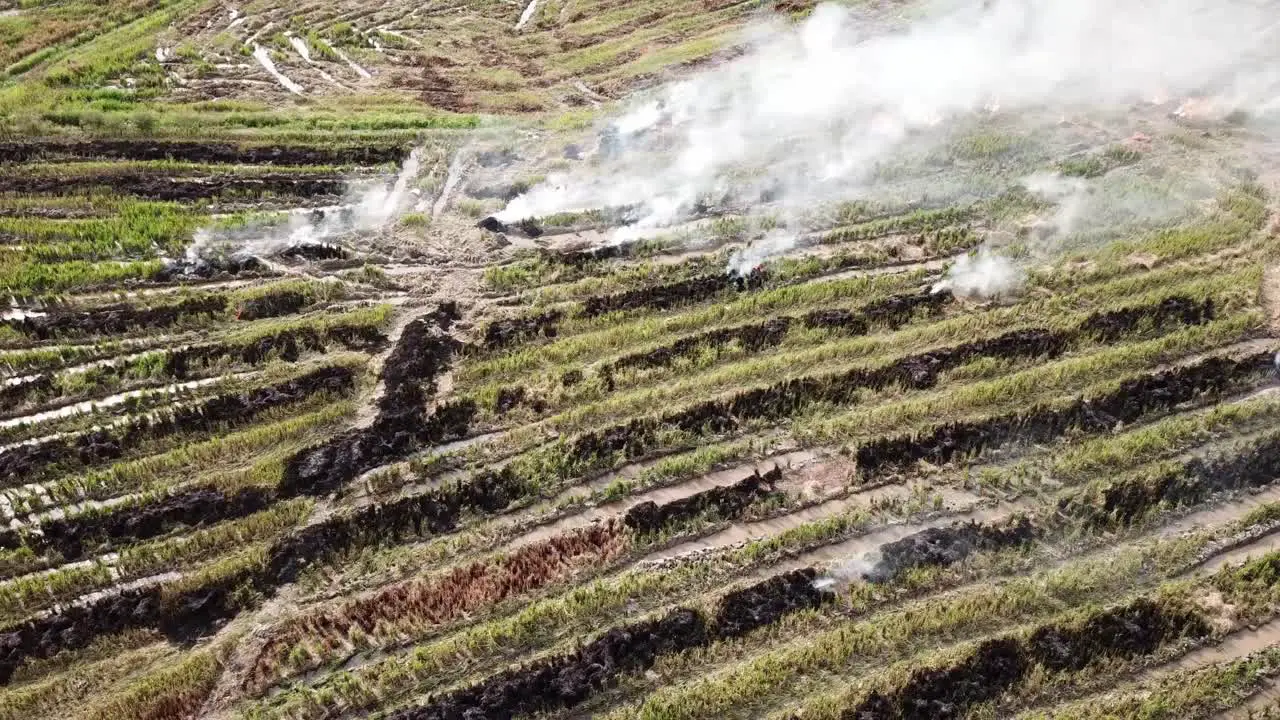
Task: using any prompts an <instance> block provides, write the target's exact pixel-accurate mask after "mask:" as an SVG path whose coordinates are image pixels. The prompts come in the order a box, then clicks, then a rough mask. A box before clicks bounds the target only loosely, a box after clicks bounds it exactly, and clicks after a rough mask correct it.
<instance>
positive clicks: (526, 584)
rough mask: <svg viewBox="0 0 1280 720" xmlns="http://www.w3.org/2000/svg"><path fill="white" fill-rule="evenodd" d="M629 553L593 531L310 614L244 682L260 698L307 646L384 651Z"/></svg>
mask: <svg viewBox="0 0 1280 720" xmlns="http://www.w3.org/2000/svg"><path fill="white" fill-rule="evenodd" d="M626 548H627V540H626V536H625V534H624V533H622V532H621V528H620V527H619V526H618V525H616V524H613V523H607V524H601V525H593V526H591V527H588V528H584V529H581V530H578V531H575V532H572V533H569V534H565V535H558V536H556V537H553V538H551V539H549V540H546V541H544V542H540V543H537V544H533V545H528V546H525V547H523V548H521V549H519V550H517V551H515V552H514V553H512V554H511V555H510V556H507V557H501V558H496V559H492V560H483V561H478V562H474V563H471V564H469V565H465V566H462V567H459V568H455V569H453V570H452V571H450V572H447V573H445V574H443V575H441V576H436V577H430V578H422V579H416V580H411V581H408V582H404V583H400V584H398V585H393V586H391V587H388V588H384V589H382V590H379V591H378V592H376V593H374V594H372V595H369V596H366V597H364V598H361V599H359V600H355V601H352V602H346V603H343V604H342V605H340V606H338V607H322V608H318V609H314V610H309V611H306V612H304V613H303V614H301V615H299V616H297V617H293V618H290V619H288V620H287V621H285V622H284V623H282V624H280V625H278V626H276V627H275V628H273V629H272V631H271V636H270V640H268V642H267V644H266V645H265V646H264V647H263V649H262V651H261V652H260V654H259V655H258V657H257V660H256V662H255V663H254V666H253V669H252V670H251V671H250V674H249V677H248V678H247V679H246V681H245V686H246V689H248V690H249V691H251V692H261V691H262V690H265V689H266V688H267V687H269V686H270V685H271V683H273V682H274V681H275V680H276V679H277V675H278V666H279V663H280V662H281V661H282V660H283V659H284V658H285V657H286V656H287V655H288V654H289V652H290V651H291V650H292V649H293V648H294V646H296V645H297V644H298V643H299V642H301V641H304V640H305V641H306V643H307V645H308V646H309V647H313V648H314V647H316V646H320V647H321V648H322V650H321V652H320V654H321V656H322V658H321V660H325V659H328V660H331V659H332V658H325V657H323V656H325V655H327V654H328V653H329V652H332V651H333V649H335V648H338V647H341V646H342V645H344V644H349V645H350V646H351V647H352V648H353V650H359V649H361V646H362V645H364V646H377V645H381V644H383V643H384V642H386V640H385V636H386V634H387V632H389V631H390V632H394V633H395V634H396V636H397V637H399V636H404V635H416V636H420V635H422V634H423V633H424V632H426V631H427V630H428V629H430V628H431V627H432V626H439V625H443V624H446V623H449V622H451V621H453V620H457V619H459V618H462V617H467V616H470V615H472V614H473V613H475V612H477V611H480V610H483V609H484V608H486V607H490V606H493V605H495V604H497V603H500V602H502V601H504V600H507V599H510V598H514V597H518V596H520V595H523V594H525V593H528V592H530V591H533V590H536V589H538V588H542V587H546V586H548V585H553V584H557V583H561V582H563V581H565V580H567V579H569V578H571V577H573V576H574V575H575V574H577V573H579V572H581V571H582V570H584V569H589V568H592V567H600V566H603V565H607V564H608V563H609V561H611V560H612V559H614V558H616V557H617V556H618V555H620V554H621V553H622V552H624V551H625V550H626ZM406 628H411V629H410V630H406ZM357 630H358V631H359V636H360V637H361V638H369V637H370V636H374V635H381V636H383V637H382V638H381V639H374V640H363V641H362V640H359V639H357V638H356V631H357ZM295 669H296V668H295Z"/></svg>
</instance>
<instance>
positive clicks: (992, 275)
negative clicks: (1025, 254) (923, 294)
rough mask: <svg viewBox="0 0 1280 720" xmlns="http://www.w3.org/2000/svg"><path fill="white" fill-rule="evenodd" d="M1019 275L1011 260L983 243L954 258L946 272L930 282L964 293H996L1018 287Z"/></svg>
mask: <svg viewBox="0 0 1280 720" xmlns="http://www.w3.org/2000/svg"><path fill="white" fill-rule="evenodd" d="M1022 279H1023V273H1022V270H1021V269H1020V268H1019V267H1018V266H1017V265H1015V264H1014V263H1013V261H1012V260H1010V259H1009V258H1007V257H1004V256H1002V255H996V254H995V253H993V252H991V251H990V250H988V249H986V248H985V247H984V248H982V249H981V250H979V251H978V252H977V253H976V254H973V255H961V256H960V257H959V258H956V261H955V263H954V264H952V266H951V267H950V269H948V270H947V276H946V277H945V278H943V279H942V280H941V281H939V282H938V283H936V284H935V285H934V286H933V291H934V292H941V291H943V290H950V291H951V292H953V293H955V294H956V295H961V296H966V297H996V296H1000V295H1007V294H1009V293H1011V292H1013V291H1015V290H1017V288H1018V286H1019V285H1020V284H1021V283H1022Z"/></svg>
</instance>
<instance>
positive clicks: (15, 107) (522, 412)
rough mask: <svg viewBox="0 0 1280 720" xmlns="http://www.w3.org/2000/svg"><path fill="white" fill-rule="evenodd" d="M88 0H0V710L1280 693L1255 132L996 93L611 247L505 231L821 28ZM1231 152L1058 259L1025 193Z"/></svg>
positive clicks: (951, 701) (671, 713)
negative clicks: (637, 117) (1044, 127)
mask: <svg viewBox="0 0 1280 720" xmlns="http://www.w3.org/2000/svg"><path fill="white" fill-rule="evenodd" d="M107 5H108V7H109V12H104V11H103V9H102V7H101V5H97V4H78V3H70V4H50V3H23V4H20V5H18V6H16V7H14V8H12V9H10V10H3V11H0V63H2V64H3V65H5V66H6V67H7V70H6V71H5V72H6V77H7V80H6V81H5V84H4V85H3V86H0V111H3V112H4V115H3V118H4V123H5V125H4V129H5V136H4V138H3V139H0V286H2V287H3V288H4V290H5V293H6V295H7V296H8V297H9V298H10V302H9V306H8V307H6V308H5V309H4V314H3V316H2V319H0V515H2V516H3V518H4V520H5V522H6V524H7V526H6V528H4V529H2V530H0V626H3V627H2V628H0V718H12V719H14V720H18V719H21V720H30V718H37V717H41V718H43V717H49V718H54V717H57V718H67V717H76V718H111V719H112V720H118V719H119V718H153V719H159V718H189V717H217V718H253V719H266V718H280V719H285V718H288V719H294V720H300V719H303V718H307V719H313V718H314V719H317V720H318V719H320V718H355V717H368V716H378V717H384V716H385V717H394V718H397V720H409V719H410V718H413V719H418V718H423V719H427V718H430V719H435V718H440V719H444V718H477V717H485V718H490V717H491V718H507V717H512V716H535V715H536V716H538V717H556V718H586V717H605V718H617V719H619V720H621V719H622V718H646V719H652V720H658V719H661V720H677V719H685V718H689V719H692V718H737V717H742V718H745V717H766V718H779V719H781V718H804V719H805V720H810V719H811V718H858V719H860V718H940V717H945V718H961V717H963V718H1008V717H1017V718H1028V719H1030V718H1132V717H1141V718H1171V719H1172V718H1179V719H1181V718H1218V717H1242V718H1243V717H1270V716H1273V715H1275V714H1277V713H1280V700H1277V698H1278V697H1280V696H1277V693H1276V684H1275V676H1276V673H1277V671H1278V670H1280V485H1277V481H1278V480H1280V429H1278V428H1280V423H1278V421H1280V383H1278V378H1277V361H1276V358H1277V352H1280V335H1277V331H1278V329H1280V285H1277V282H1278V280H1277V271H1276V263H1277V258H1278V256H1277V254H1276V249H1277V237H1276V232H1277V228H1278V227H1280V223H1278V222H1277V220H1276V197H1277V193H1280V184H1278V183H1277V182H1276V177H1278V176H1276V175H1275V174H1274V166H1272V165H1270V159H1271V158H1270V155H1269V152H1270V146H1269V145H1268V144H1267V134H1266V132H1265V128H1259V127H1258V126H1257V125H1253V124H1251V123H1250V122H1249V121H1248V119H1247V118H1240V117H1230V118H1222V117H1198V116H1193V114H1189V113H1187V112H1174V111H1176V110H1178V109H1179V105H1180V104H1181V102H1182V101H1181V100H1171V101H1170V102H1168V103H1165V102H1163V101H1161V102H1148V103H1142V104H1140V105H1135V106H1133V107H1129V108H1121V109H1118V110H1117V111H1116V117H1114V118H1110V120H1112V121H1114V122H1113V123H1112V124H1103V123H1095V122H1092V121H1086V120H1082V119H1076V118H1071V117H1064V118H1062V119H1061V121H1058V120H1057V119H1056V118H1055V121H1054V122H1053V123H1052V128H1053V130H1052V132H1051V133H1049V134H1044V135H1037V134H1034V133H1029V132H1026V126H1025V125H1024V124H1023V123H1024V120H1025V119H1024V118H1021V117H1017V116H1014V115H1008V114H1002V113H1001V112H1000V111H999V110H998V109H992V110H990V111H987V112H985V113H984V114H983V115H982V117H981V118H979V119H976V120H974V121H973V122H971V123H964V124H961V125H960V126H958V127H956V128H949V129H947V131H946V132H945V133H941V134H940V135H932V136H930V138H929V142H930V146H929V148H928V149H927V150H926V151H922V152H921V153H919V154H915V155H908V156H906V157H904V158H900V159H898V160H897V161H896V162H897V163H898V164H896V165H894V164H892V163H887V164H886V166H885V167H884V168H883V169H882V175H881V180H883V184H884V186H885V187H888V188H889V189H888V190H887V191H885V192H884V193H882V194H879V195H868V196H866V197H860V198H858V199H856V200H852V199H824V200H822V201H820V202H819V201H815V202H814V203H813V204H812V206H810V207H806V208H805V209H804V210H805V211H804V212H803V213H800V214H796V213H794V212H792V211H791V210H787V211H785V212H784V210H783V209H782V208H781V206H780V205H779V204H778V203H776V202H774V201H773V200H771V199H770V198H767V197H762V198H760V199H759V201H758V202H751V203H746V204H743V203H723V204H716V203H708V204H707V205H705V206H701V207H699V208H697V209H696V211H695V212H691V213H689V214H688V216H687V217H685V218H683V222H682V223H681V224H679V225H678V226H675V227H665V228H658V229H654V230H652V231H651V232H648V233H646V234H645V237H643V238H640V239H632V240H628V241H625V242H621V243H618V242H612V240H614V239H616V238H617V233H618V232H619V231H620V230H621V229H623V228H626V227H628V225H629V224H631V223H633V222H634V220H635V218H634V217H633V216H631V215H629V214H628V208H620V207H599V208H592V209H589V210H585V211H576V212H565V213H556V214H551V215H543V216H541V217H533V218H524V219H521V221H519V222H509V223H503V222H498V221H497V220H492V221H488V220H486V219H487V218H489V217H490V216H491V215H492V214H493V213H496V212H498V211H499V210H501V209H502V208H503V207H504V206H505V205H506V203H507V202H508V201H509V200H511V199H512V198H515V197H517V196H519V195H521V194H522V193H524V192H526V191H527V190H529V189H530V188H531V187H535V186H537V185H538V184H539V183H540V182H542V181H543V180H544V179H545V178H546V177H547V176H548V175H550V174H554V173H557V172H570V173H572V172H590V171H591V169H592V168H608V167H609V166H608V164H607V161H606V160H607V159H605V158H602V157H601V151H600V150H599V148H600V146H601V145H602V144H603V143H607V134H602V133H601V132H600V129H601V128H602V127H604V123H605V120H606V118H607V117H609V116H610V114H611V113H613V112H614V107H615V106H614V105H613V103H614V101H617V100H620V99H623V98H626V97H627V96H628V95H629V94H630V93H633V92H637V91H639V90H641V89H643V88H645V87H648V86H651V85H654V84H656V83H658V82H660V81H661V80H663V79H665V78H668V77H680V76H685V75H688V74H690V73H693V72H697V71H698V70H699V69H700V68H701V67H703V66H707V65H714V64H716V63H719V62H723V61H726V60H727V59H729V58H732V57H734V56H735V55H737V54H738V53H739V52H741V51H740V50H737V49H735V44H736V43H738V42H739V41H740V40H741V35H739V33H738V31H739V30H740V29H741V28H742V27H743V26H745V25H746V24H747V23H748V22H750V21H751V20H752V19H753V18H755V17H756V13H758V12H760V11H761V10H762V9H765V10H770V9H771V10H774V11H777V12H779V13H781V14H783V15H784V16H786V15H790V16H792V17H790V18H789V19H798V18H800V17H803V16H804V15H805V14H806V13H807V12H808V11H809V10H810V7H808V6H806V5H804V4H803V3H785V4H782V5H780V6H778V7H773V6H767V5H763V4H761V3H716V2H704V3H694V4H686V5H678V6H663V5H645V4H635V3H633V4H630V5H627V4H618V3H608V2H585V1H579V0H540V1H536V0H535V2H533V3H530V4H528V5H525V4H519V5H517V4H515V3H492V2H486V3H472V4H465V5H459V4H456V3H427V4H425V5H423V4H419V5H412V4H396V3H362V4H360V5H358V6H357V5H342V4H334V3H306V2H304V3H301V4H298V5H292V6H286V5H280V4H273V3H270V2H252V3H246V4H244V5H229V4H222V3H202V2H190V1H189V0H176V1H175V2H161V3H155V2H151V3H141V4H138V3H134V4H129V3H122V2H116V1H114V0H113V2H110V3H107ZM264 59H265V61H264ZM281 78H284V80H281ZM285 80H287V82H285ZM291 85H292V86H293V87H291ZM602 137H603V138H604V139H603V140H602ZM922 142H923V141H922ZM657 144H658V143H656V142H655V145H657ZM661 149H662V148H661V147H658V148H656V149H654V152H655V153H657V152H660V151H661ZM1241 157H1249V158H1250V159H1251V162H1250V163H1249V167H1250V168H1252V172H1249V173H1240V174H1238V175H1237V176H1235V177H1233V178H1232V179H1231V180H1230V181H1229V182H1223V183H1220V184H1219V185H1218V186H1217V187H1215V188H1213V189H1212V192H1209V193H1207V194H1205V195H1204V196H1203V197H1198V198H1197V199H1196V201H1195V202H1194V203H1191V204H1190V205H1189V206H1188V207H1184V208H1182V210H1181V211H1180V212H1179V213H1177V214H1176V215H1166V216H1164V217H1160V218H1154V217H1142V218H1139V219H1136V220H1135V219H1134V218H1133V217H1132V216H1127V215H1118V216H1117V217H1116V218H1114V222H1111V220H1112V219H1111V218H1103V221H1101V222H1095V223H1093V224H1091V225H1090V226H1089V230H1088V232H1080V233H1076V234H1069V235H1066V236H1063V237H1058V236H1054V243H1053V246H1052V249H1051V250H1050V251H1043V242H1042V241H1044V239H1045V237H1046V235H1045V233H1046V232H1048V231H1046V230H1045V227H1046V222H1047V221H1050V220H1052V219H1054V218H1055V217H1058V213H1059V211H1060V209H1061V207H1062V204H1063V203H1062V202H1061V200H1060V199H1059V200H1055V199H1054V198H1046V197H1045V196H1044V195H1043V194H1037V193H1035V192H1031V191H1029V190H1028V189H1027V188H1026V187H1025V184H1024V183H1022V182H1021V180H1020V179H1021V178H1024V177H1026V176H1028V175H1030V174H1032V173H1036V172H1044V171H1056V172H1058V173H1061V174H1062V176H1065V177H1068V178H1070V177H1077V178H1087V179H1088V180H1089V181H1090V182H1093V183H1096V186H1095V187H1098V188H1101V191H1100V192H1101V195H1102V196H1105V197H1106V198H1132V197H1141V198H1143V199H1144V203H1146V204H1145V205H1144V207H1150V206H1152V205H1154V204H1155V202H1154V201H1152V200H1151V198H1161V199H1164V198H1166V197H1171V196H1173V195H1175V194H1176V193H1175V192H1174V191H1173V190H1171V189H1170V188H1171V187H1172V186H1173V185H1174V183H1173V182H1172V181H1169V180H1168V178H1170V177H1176V176H1177V174H1178V173H1180V172H1187V171H1189V170H1190V169H1196V168H1200V167H1202V166H1204V165H1205V164H1208V163H1209V162H1212V163H1213V164H1221V165H1229V164H1230V163H1231V162H1232V161H1234V160H1236V159H1238V158H1241ZM1206 158H1211V159H1212V161H1210V160H1206ZM957 188H959V189H957ZM478 224H479V225H478ZM780 225H785V226H786V227H787V229H788V230H790V231H792V232H793V234H794V235H795V237H796V238H797V240H796V242H795V243H794V245H793V246H791V247H789V248H788V249H786V250H785V251H777V252H772V253H768V254H766V255H765V256H763V257H762V258H761V259H760V261H759V262H753V263H751V264H750V265H749V267H746V268H744V270H743V271H741V272H729V271H728V268H729V267H731V266H739V265H741V259H742V258H743V257H744V252H750V251H751V250H750V249H751V248H757V249H758V248H759V247H760V246H761V244H762V243H767V242H768V239H769V238H771V237H774V235H773V234H772V233H773V232H774V231H776V230H777V229H778V228H779V226H780ZM631 230H634V228H631ZM621 231H622V232H628V230H621ZM1037 243H1041V244H1040V245H1037ZM992 245H998V246H1000V247H1001V248H1003V249H1004V250H1005V251H1006V252H1007V253H1008V255H1009V256H1011V257H1015V258H1017V259H1018V261H1019V263H1020V267H1021V268H1022V272H1023V277H1022V278H1021V281H1020V282H1019V283H1018V284H1017V285H1016V287H1013V288H1010V289H1009V290H1007V291H1005V292H1001V293H996V294H994V295H991V294H984V295H977V294H973V293H966V292H962V288H956V289H954V291H953V290H952V289H947V288H946V286H945V282H946V281H947V279H948V278H949V277H952V276H951V275H949V274H948V273H949V270H950V269H951V268H953V267H954V265H955V263H956V262H957V261H958V260H959V259H960V258H962V257H965V256H966V254H967V253H970V252H974V251H976V250H977V249H978V248H979V247H983V246H992ZM939 283H944V285H943V286H940V285H939Z"/></svg>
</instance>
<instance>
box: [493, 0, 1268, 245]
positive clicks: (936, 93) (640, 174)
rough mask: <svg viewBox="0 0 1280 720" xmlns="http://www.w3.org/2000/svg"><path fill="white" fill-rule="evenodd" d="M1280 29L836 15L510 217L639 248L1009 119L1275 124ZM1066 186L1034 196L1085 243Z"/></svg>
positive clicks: (835, 11)
mask: <svg viewBox="0 0 1280 720" xmlns="http://www.w3.org/2000/svg"><path fill="white" fill-rule="evenodd" d="M1277 17H1278V16H1277V14H1276V13H1275V11H1274V3H1272V2H1270V0H1165V1H1163V2H1156V1H1154V0H988V1H987V2H980V1H979V0H944V1H942V2H934V3H932V4H931V5H929V6H928V7H927V9H926V11H925V12H923V13H921V14H920V15H919V17H918V18H917V19H915V20H913V21H910V22H904V21H898V22H896V23H895V24H896V25H897V26H896V27H887V26H886V22H885V21H883V20H880V19H875V18H872V17H871V16H870V15H868V14H867V13H866V12H859V11H857V10H853V9H847V8H843V7H840V6H837V5H833V4H824V5H820V6H818V7H817V8H815V9H814V11H813V13H812V14H811V16H810V17H809V18H808V19H806V20H804V21H803V22H801V23H799V24H798V25H791V24H786V23H783V22H781V21H779V20H775V21H769V22H765V23H763V24H761V25H759V26H757V27H755V28H753V29H752V30H750V31H749V32H748V34H747V38H746V42H747V44H748V46H749V51H748V52H747V53H746V54H745V55H744V56H742V57H740V58H738V59H736V60H733V61H730V62H727V63H724V64H722V65H720V66H718V67H717V68H715V69H712V70H709V71H707V72H704V73H701V74H699V75H696V76H694V77H692V78H690V79H687V80H684V81H681V82H677V83H674V84H671V85H669V86H667V87H665V88H662V89H660V90H658V91H657V92H656V93H655V94H653V95H651V96H649V97H647V98H645V99H644V100H642V101H640V102H639V103H638V104H637V105H635V106H634V107H633V109H631V110H630V111H629V112H626V113H625V114H624V115H622V116H621V117H619V118H617V119H615V120H614V121H612V122H611V123H610V124H609V125H608V127H607V128H606V129H605V130H604V132H603V133H602V138H601V145H600V148H599V154H598V163H597V164H596V166H595V167H594V168H588V169H584V170H581V171H578V172H570V173H562V174H557V175H552V176H549V177H548V178H547V180H546V181H545V182H543V183H542V184H540V185H538V186H536V187H534V188H532V189H531V190H530V191H529V192H527V193H526V194H524V195H521V196H520V197H517V198H515V199H514V200H512V201H511V202H510V204H509V205H508V206H507V207H506V208H505V209H504V210H503V211H502V212H501V213H499V214H498V216H497V217H498V219H499V220H502V221H503V222H515V221H518V220H521V219H524V218H526V217H536V216H543V215H548V214H551V213H556V212H569V211H582V210H587V209H592V208H601V207H623V206H630V207H636V208H638V210H637V214H636V217H637V218H638V221H637V222H636V223H635V225H634V227H633V228H632V229H631V230H629V231H628V232H630V233H632V234H634V233H635V232H637V230H638V229H644V228H656V227H663V226H666V225H670V224H672V223H673V222H678V221H680V220H682V219H685V218H687V217H688V216H689V215H690V214H692V213H693V212H695V208H697V207H701V206H705V205H706V204H708V203H710V204H731V203H732V202H735V201H737V202H744V203H749V204H752V205H754V204H757V203H759V202H761V201H762V200H763V199H767V200H769V201H771V202H773V203H775V204H776V205H777V206H780V207H801V206H805V205H809V204H812V203H813V202H815V201H821V200H824V199H836V198H840V197H847V196H848V195H849V193H850V192H851V191H853V190H856V189H857V188H859V187H866V186H867V185H868V184H870V183H871V182H872V181H873V180H874V175H875V172H876V167H877V164H878V163H880V162H882V161H884V160H885V159H886V158H887V157H889V156H890V154H891V153H893V152H894V151H895V150H897V149H901V148H903V147H906V146H908V141H912V140H915V139H919V138H921V137H922V136H925V135H927V134H929V133H931V132H934V130H933V129H934V128H937V127H939V126H943V124H944V123H950V122H952V121H955V120H959V119H962V118H965V117H982V116H984V115H986V114H990V113H992V112H994V111H996V110H997V108H998V110H999V112H1000V113H1002V114H1004V113H1016V112H1019V111H1023V110H1032V109H1034V110H1038V111H1041V112H1040V113H1039V114H1040V115H1041V116H1044V117H1054V118H1055V119H1056V118H1058V117H1061V115H1062V114H1063V113H1067V112H1072V113H1082V112H1083V113H1088V112H1089V111H1090V110H1092V109H1108V108H1109V109H1112V110H1114V109H1115V108H1116V106H1117V105H1122V104H1124V103H1130V102H1133V101H1140V100H1149V99H1152V98H1153V97H1154V96H1156V95H1163V96H1166V97H1174V98H1181V97H1189V96H1199V95H1204V94H1206V93H1210V92H1212V93H1214V95H1215V98H1214V102H1213V107H1214V110H1215V112H1220V113H1223V114H1225V113H1227V112H1230V111H1231V110H1233V109H1249V110H1251V111H1255V112H1267V111H1270V110H1274V109H1277V108H1280V64H1277V61H1278V60H1280V42H1277V40H1278V39H1280V37H1278V35H1280V34H1278V33H1277V21H1276V18H1277ZM1062 182H1063V181H1061V180H1060V179H1059V180H1058V181H1050V180H1049V179H1047V178H1040V179H1037V180H1035V181H1033V182H1032V183H1031V184H1034V185H1037V186H1039V187H1040V191H1041V192H1043V193H1045V194H1047V195H1050V196H1054V195H1057V196H1060V197H1061V198H1062V199H1063V200H1065V201H1067V202H1064V203H1063V210H1062V211H1061V212H1060V213H1059V215H1060V216H1059V217H1056V218H1054V220H1053V222H1054V223H1055V224H1057V225H1060V226H1062V227H1070V226H1071V224H1072V223H1073V222H1074V220H1073V213H1078V211H1079V207H1078V206H1073V205H1072V203H1071V202H1069V201H1070V200H1071V198H1072V197H1074V195H1075V194H1078V192H1079V188H1073V187H1071V185H1070V184H1069V183H1068V184H1067V185H1065V186H1064V185H1062ZM783 244H785V243H783ZM975 262H976V264H977V265H982V262H981V261H975ZM986 264H987V265H988V266H991V267H994V266H995V265H996V264H997V263H996V262H995V261H994V260H990V261H988V262H987V263H986Z"/></svg>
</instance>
